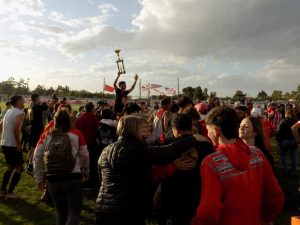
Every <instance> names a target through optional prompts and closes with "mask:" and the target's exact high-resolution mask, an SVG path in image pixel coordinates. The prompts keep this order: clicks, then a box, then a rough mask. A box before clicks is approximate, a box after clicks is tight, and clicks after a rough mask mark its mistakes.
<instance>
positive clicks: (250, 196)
mask: <svg viewBox="0 0 300 225" xmlns="http://www.w3.org/2000/svg"><path fill="white" fill-rule="evenodd" d="M201 177H202V193H201V201H200V205H199V206H198V208H197V212H196V216H195V218H194V219H193V220H192V225H260V224H261V221H266V222H271V221H272V220H273V219H274V217H275V216H276V215H277V214H278V213H279V212H280V211H281V209H282V207H283V203H284V196H283V192H282V190H281V188H280V186H279V184H278V182H277V180H276V178H275V176H274V174H273V172H272V168H271V166H270V164H269V162H268V160H266V158H265V157H264V155H263V153H262V152H261V151H260V150H258V149H256V148H255V147H253V148H252V147H250V148H249V146H247V145H246V144H245V143H244V142H243V141H241V140H240V139H238V140H237V141H236V142H235V143H234V144H227V145H220V146H219V147H218V149H217V152H215V153H213V154H211V155H209V156H207V157H206V158H205V159H204V161H203V163H202V166H201Z"/></svg>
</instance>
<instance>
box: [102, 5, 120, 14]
mask: <svg viewBox="0 0 300 225" xmlns="http://www.w3.org/2000/svg"><path fill="white" fill-rule="evenodd" d="M98 8H99V9H100V11H101V13H102V14H104V15H108V14H111V13H113V12H118V11H119V10H118V8H117V7H116V6H114V5H113V4H110V3H105V4H101V5H99V6H98Z"/></svg>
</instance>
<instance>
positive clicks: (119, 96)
mask: <svg viewBox="0 0 300 225" xmlns="http://www.w3.org/2000/svg"><path fill="white" fill-rule="evenodd" d="M120 51H121V50H120V49H116V50H115V53H116V54H117V56H118V59H117V61H116V63H117V66H118V76H117V78H116V79H115V81H114V89H115V92H116V99H115V104H114V108H113V112H114V117H117V116H118V115H120V114H121V113H122V112H123V109H124V106H125V104H126V100H127V96H128V94H129V93H130V92H132V91H133V90H134V88H135V85H136V82H137V80H138V78H139V76H138V75H137V74H135V75H134V83H133V84H132V86H131V88H130V89H128V90H126V82H125V81H120V82H119V83H118V81H119V78H120V76H121V74H125V73H126V71H125V67H124V60H123V59H122V58H120ZM117 83H118V85H117Z"/></svg>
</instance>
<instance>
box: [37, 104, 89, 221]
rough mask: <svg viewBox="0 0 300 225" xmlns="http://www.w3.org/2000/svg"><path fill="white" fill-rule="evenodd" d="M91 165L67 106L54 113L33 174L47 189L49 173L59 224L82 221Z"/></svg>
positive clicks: (40, 143)
mask: <svg viewBox="0 0 300 225" xmlns="http://www.w3.org/2000/svg"><path fill="white" fill-rule="evenodd" d="M67 166H68V167H67ZM43 167H45V171H44V170H43ZM88 168H89V153H88V151H87V147H86V144H85V141H84V138H83V136H82V134H81V133H80V131H79V130H77V129H74V128H72V122H71V117H70V113H69V112H68V110H66V109H61V110H59V111H57V112H56V113H55V116H54V127H53V129H51V130H50V131H49V132H48V133H47V135H45V136H44V137H42V138H41V139H40V140H39V143H38V145H37V147H36V149H35V152H34V178H35V180H36V183H37V187H38V189H39V190H44V172H45V174H46V179H47V181H48V189H49V193H50V196H51V199H52V200H53V203H54V206H55V209H56V224H57V225H71V224H72V225H76V224H79V219H80V212H81V206H82V181H83V180H86V179H87V178H88Z"/></svg>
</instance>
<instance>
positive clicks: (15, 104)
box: [0, 95, 24, 199]
mask: <svg viewBox="0 0 300 225" xmlns="http://www.w3.org/2000/svg"><path fill="white" fill-rule="evenodd" d="M10 102H11V105H12V108H11V109H9V110H8V111H7V112H6V114H5V116H4V119H3V120H1V121H0V129H1V131H2V138H1V147H2V150H3V154H4V156H5V161H6V164H7V168H6V170H5V172H4V174H3V178H2V185H1V192H0V198H6V199H16V198H17V195H16V194H15V193H14V189H15V187H16V186H17V184H18V183H19V181H20V178H21V174H22V171H23V154H22V148H21V143H20V133H21V129H22V123H23V120H24V111H23V109H24V99H23V98H22V96H19V95H14V96H12V97H10ZM13 171H14V173H13ZM12 173H13V176H12V178H11V175H12ZM10 178H11V181H10ZM9 181H10V186H9V188H8V190H7V185H8V184H9Z"/></svg>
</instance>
